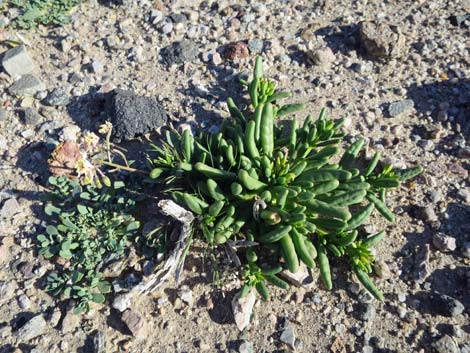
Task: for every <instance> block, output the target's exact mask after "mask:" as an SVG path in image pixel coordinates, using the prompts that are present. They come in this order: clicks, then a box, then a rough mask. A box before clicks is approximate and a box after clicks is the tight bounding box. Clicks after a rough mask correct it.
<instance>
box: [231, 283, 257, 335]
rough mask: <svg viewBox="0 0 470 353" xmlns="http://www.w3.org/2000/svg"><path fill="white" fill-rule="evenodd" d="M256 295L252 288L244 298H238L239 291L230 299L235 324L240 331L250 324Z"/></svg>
mask: <svg viewBox="0 0 470 353" xmlns="http://www.w3.org/2000/svg"><path fill="white" fill-rule="evenodd" d="M255 301H256V296H255V294H254V292H253V290H251V291H250V293H248V294H247V295H246V296H245V297H244V298H240V292H239V293H237V294H236V295H235V297H234V298H233V299H232V312H233V316H234V319H235V324H236V325H237V327H238V329H239V330H240V331H243V330H244V329H245V328H246V327H248V325H249V324H250V320H251V314H252V313H253V307H254V305H255Z"/></svg>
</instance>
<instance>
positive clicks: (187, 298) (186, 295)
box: [178, 287, 193, 306]
mask: <svg viewBox="0 0 470 353" xmlns="http://www.w3.org/2000/svg"><path fill="white" fill-rule="evenodd" d="M178 297H180V299H181V300H182V301H183V302H185V303H186V304H188V305H190V306H191V305H192V304H193V292H192V290H190V289H189V288H187V287H186V288H182V289H181V290H179V291H178Z"/></svg>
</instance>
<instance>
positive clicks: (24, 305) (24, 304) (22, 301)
mask: <svg viewBox="0 0 470 353" xmlns="http://www.w3.org/2000/svg"><path fill="white" fill-rule="evenodd" d="M18 305H19V306H20V308H21V309H23V310H28V309H29V308H30V307H31V300H30V299H29V298H28V297H27V296H26V295H24V294H22V295H20V296H19V297H18Z"/></svg>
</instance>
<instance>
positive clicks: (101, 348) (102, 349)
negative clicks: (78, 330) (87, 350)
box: [93, 331, 107, 353]
mask: <svg viewBox="0 0 470 353" xmlns="http://www.w3.org/2000/svg"><path fill="white" fill-rule="evenodd" d="M106 343H107V336H106V332H105V331H98V332H97V333H96V334H95V336H94V337H93V348H94V352H93V353H106V351H107V349H106Z"/></svg>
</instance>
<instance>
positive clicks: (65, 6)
mask: <svg viewBox="0 0 470 353" xmlns="http://www.w3.org/2000/svg"><path fill="white" fill-rule="evenodd" d="M82 2H83V0H9V1H7V5H9V6H12V7H16V8H18V9H19V10H20V15H19V16H18V17H17V18H15V20H14V21H13V26H14V27H17V28H24V29H29V28H34V27H36V26H37V25H38V24H43V25H46V26H47V25H64V24H68V23H70V22H71V17H70V11H71V10H72V9H73V8H74V7H75V6H77V5H78V4H80V3H82Z"/></svg>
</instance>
